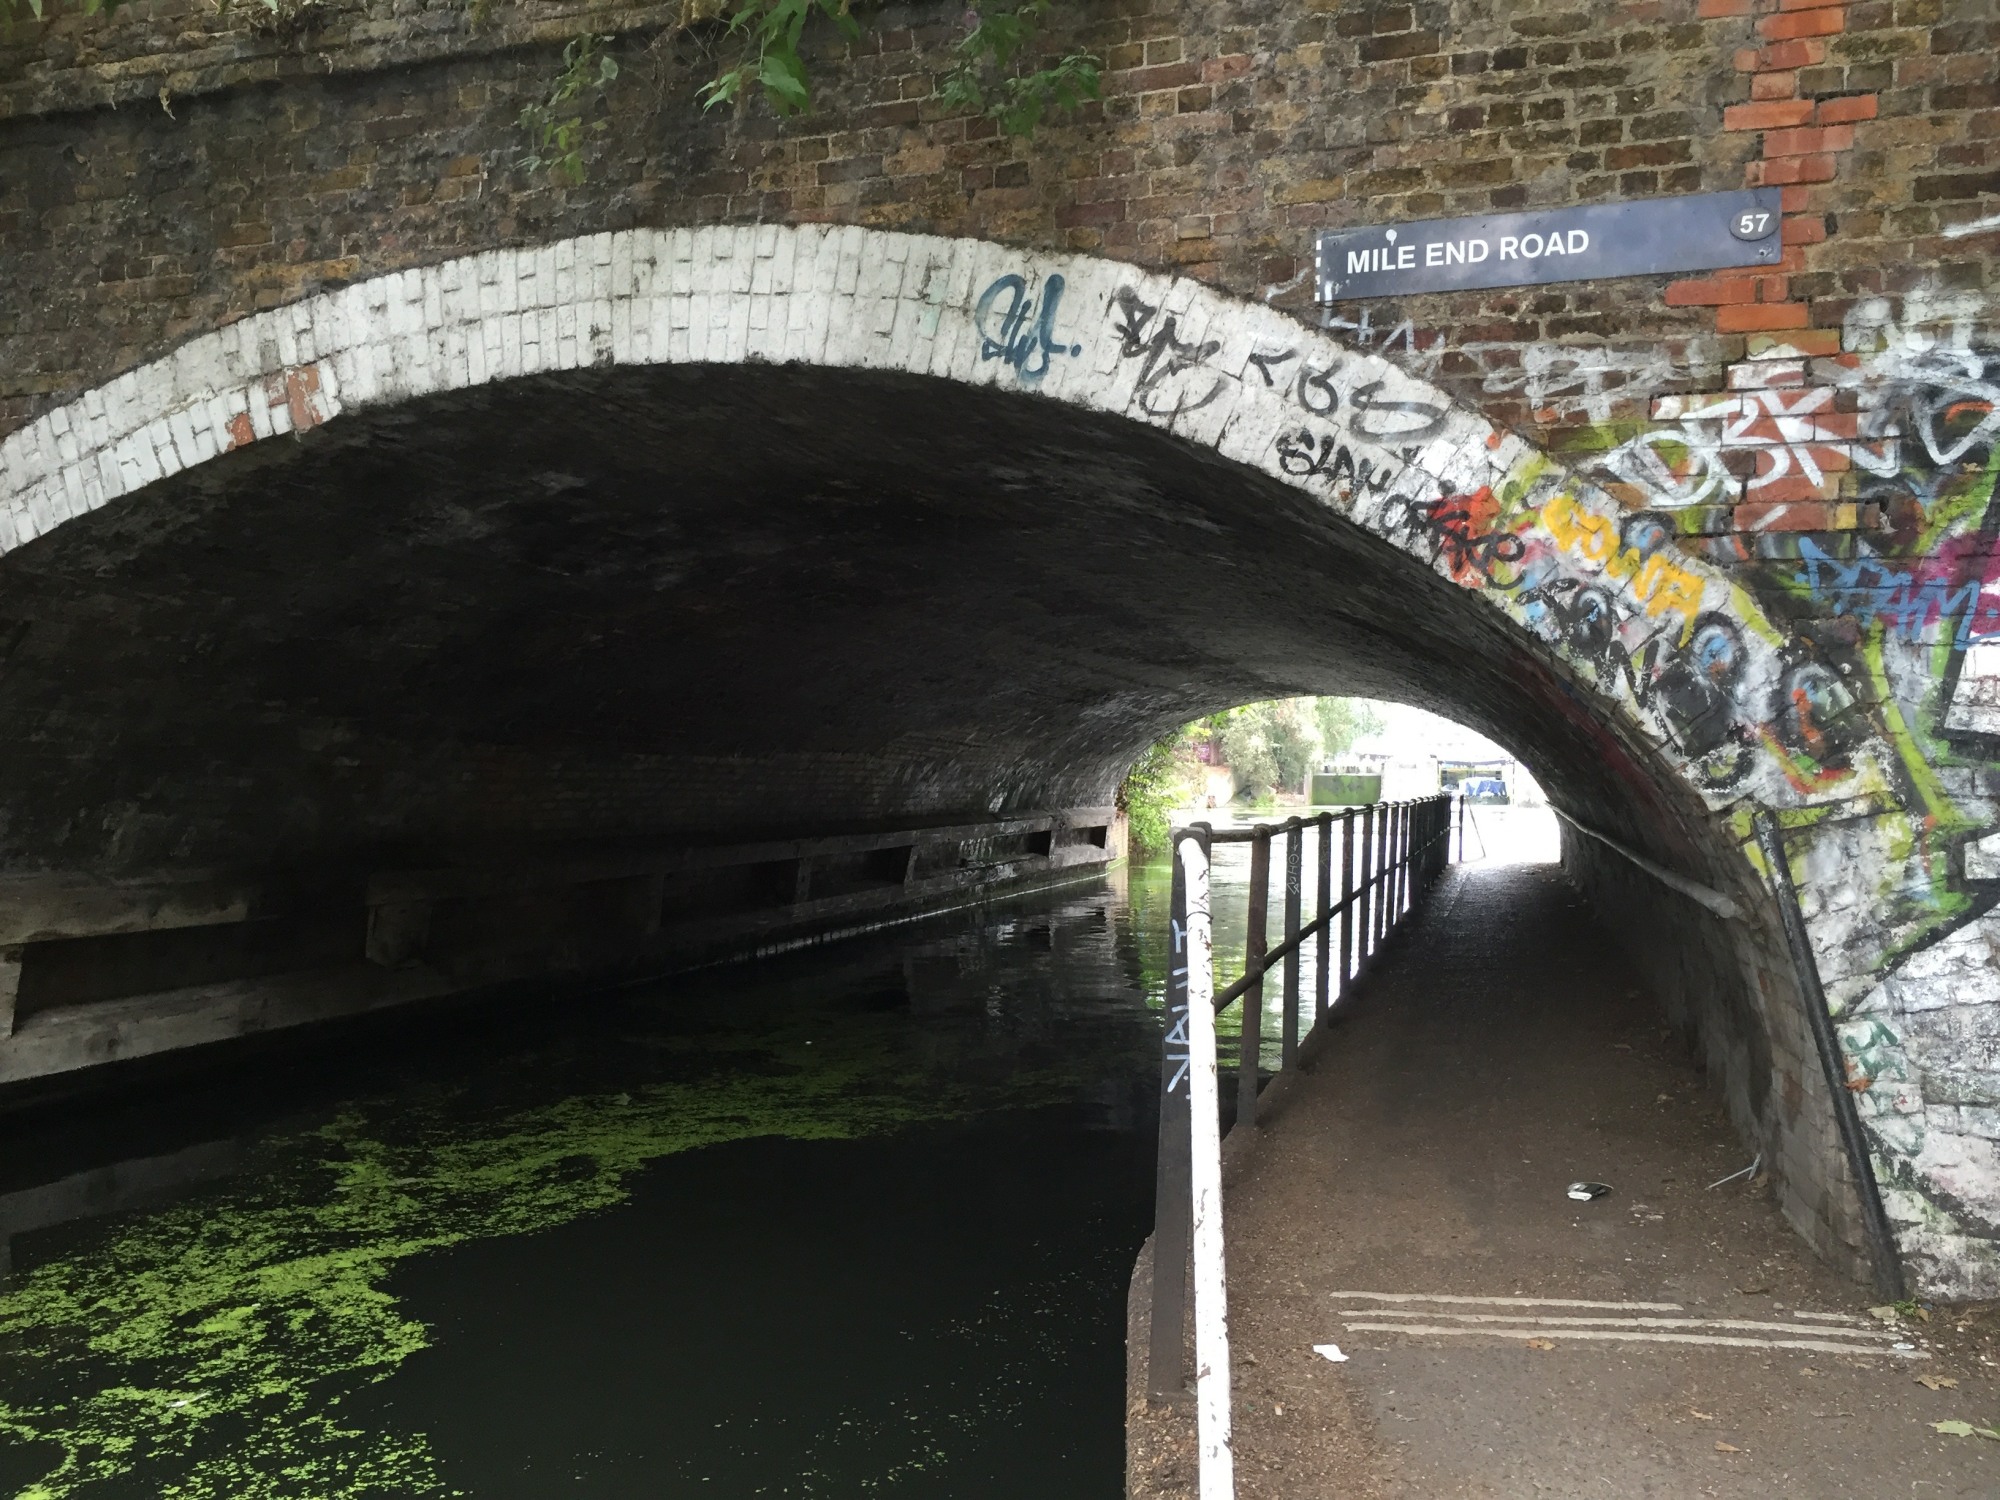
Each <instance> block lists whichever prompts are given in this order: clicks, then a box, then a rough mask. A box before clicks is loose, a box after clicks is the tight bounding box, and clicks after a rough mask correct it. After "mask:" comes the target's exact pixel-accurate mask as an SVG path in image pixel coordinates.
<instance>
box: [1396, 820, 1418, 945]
mask: <svg viewBox="0 0 2000 1500" xmlns="http://www.w3.org/2000/svg"><path fill="white" fill-rule="evenodd" d="M1416 811H1417V805H1416V804H1415V803H1414V802H1405V803H1404V804H1403V805H1402V806H1401V807H1399V808H1397V809H1396V841H1397V843H1398V844H1399V845H1401V847H1400V848H1399V849H1398V850H1397V851H1396V920H1397V921H1398V922H1401V921H1402V920H1403V917H1404V915H1405V914H1406V913H1407V912H1408V911H1409V909H1410V850H1411V849H1412V848H1414V847H1415V845H1414V842H1413V841H1412V840H1411V838H1410V832H1411V829H1412V828H1413V827H1414V824H1415V818H1416Z"/></svg>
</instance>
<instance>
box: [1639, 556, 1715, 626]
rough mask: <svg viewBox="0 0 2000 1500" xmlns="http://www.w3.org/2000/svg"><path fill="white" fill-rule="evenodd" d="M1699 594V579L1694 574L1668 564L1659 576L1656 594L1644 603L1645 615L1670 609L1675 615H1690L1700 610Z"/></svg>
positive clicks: (1700, 586)
mask: <svg viewBox="0 0 2000 1500" xmlns="http://www.w3.org/2000/svg"><path fill="white" fill-rule="evenodd" d="M1701 592H1702V585H1701V579H1700V578H1699V577H1698V576H1697V575H1696V574H1693V573H1690V572H1689V571H1688V570H1687V569H1686V568H1677V567H1675V566H1673V565H1672V564H1671V563H1669V564H1668V565H1667V566H1666V568H1665V569H1664V570H1663V572H1662V574H1661V580H1660V587H1659V590H1658V592H1656V593H1655V594H1653V595H1652V597H1651V598H1649V599H1647V601H1646V613H1647V614H1649V615H1657V614H1661V613H1663V612H1665V611H1667V610H1670V609H1671V610H1673V611H1674V612H1675V613H1676V614H1683V615H1692V614H1694V612H1695V611H1696V610H1698V609H1700V608H1701Z"/></svg>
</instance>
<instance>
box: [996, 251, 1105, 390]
mask: <svg viewBox="0 0 2000 1500" xmlns="http://www.w3.org/2000/svg"><path fill="white" fill-rule="evenodd" d="M1065 285H1067V283H1066V282H1064V280H1063V278H1062V277H1061V276H1059V275H1057V276H1051V277H1049V279H1048V280H1047V281H1045V282H1043V283H1042V299H1041V307H1040V311H1039V315H1037V309H1036V306H1035V299H1034V298H1033V297H1031V296H1030V295H1028V283H1027V280H1026V279H1025V278H1024V277H1021V276H1018V275H1008V276H1002V277H1000V278H998V279H997V280H996V281H994V283H993V284H992V285H991V286H989V287H987V288H986V290H985V291H983V292H981V293H980V294H979V305H978V306H977V307H976V308H974V309H973V313H972V326H973V328H974V329H975V330H977V332H978V334H979V357H980V359H981V360H988V359H998V360H1003V361H1005V362H1006V364H1007V365H1008V366H1009V367H1010V368H1011V369H1012V370H1013V371H1014V373H1015V374H1016V375H1018V376H1020V377H1021V379H1023V380H1025V381H1028V382H1029V383H1030V384H1033V383H1034V382H1036V381H1038V380H1040V379H1041V378H1042V377H1043V376H1044V375H1046V374H1048V373H1049V361H1050V359H1051V358H1052V357H1053V356H1055V355H1058V354H1067V355H1069V356H1070V357H1072V358H1074V357H1076V356H1077V355H1080V354H1082V353H1083V345H1081V344H1065V343H1063V342H1062V341H1061V340H1060V339H1058V338H1057V337H1056V312H1057V309H1059V308H1060V307H1061V306H1062V296H1063V288H1064V286H1065ZM1003 297H1004V298H1006V303H1005V307H1004V310H1003V311H1001V312H1000V316H999V323H998V326H997V327H996V326H995V325H994V324H993V323H992V321H991V319H992V317H993V314H994V310H995V308H996V307H998V306H999V305H1000V302H1001V299H1002V298H1003ZM1030 318H1033V319H1034V322H1033V324H1032V325H1031V324H1030V323H1029V319H1030Z"/></svg>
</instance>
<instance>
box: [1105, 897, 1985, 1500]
mask: <svg viewBox="0 0 2000 1500" xmlns="http://www.w3.org/2000/svg"><path fill="white" fill-rule="evenodd" d="M1343 1009H1347V1014H1345V1015H1340V1016H1339V1018H1338V1020H1337V1021H1336V1022H1335V1023H1334V1024H1333V1025H1332V1027H1331V1028H1330V1030H1329V1031H1328V1033H1327V1034H1326V1036H1325V1037H1324V1038H1323V1039H1322V1040H1321V1042H1320V1044H1319V1045H1317V1046H1316V1047H1315V1048H1314V1049H1313V1055H1312V1057H1311V1058H1310V1059H1309V1060H1308V1063H1307V1066H1306V1067H1305V1068H1304V1069H1303V1070H1302V1071H1301V1073H1300V1074H1299V1075H1298V1076H1297V1077H1296V1078H1295V1080H1294V1081H1293V1084H1292V1085H1291V1086H1289V1087H1288V1089H1287V1090H1285V1091H1284V1092H1285V1093H1286V1095H1287V1097H1285V1098H1284V1099H1283V1101H1282V1103H1281V1104H1280V1105H1279V1107H1278V1108H1276V1109H1274V1110H1272V1111H1270V1119H1269V1120H1268V1122H1267V1123H1265V1124H1262V1125H1260V1126H1259V1127H1258V1129H1257V1133H1256V1136H1255V1138H1254V1140H1251V1141H1248V1142H1244V1141H1237V1142H1233V1143H1232V1147H1231V1149H1230V1151H1229V1152H1228V1155H1229V1156H1230V1157H1231V1159H1232V1164H1231V1169H1230V1179H1229V1188H1228V1194H1227V1206H1226V1216H1227V1224H1228V1246H1229V1248H1228V1255H1229V1281H1230V1316H1231V1325H1232V1339H1233V1355H1234V1363H1235V1369H1234V1384H1235V1393H1236V1400H1235V1410H1236V1453H1237V1477H1238V1487H1237V1493H1238V1494H1239V1495H1240V1496H1242V1497H1244V1500H1279V1497H1283V1500H1317V1497H1323V1496H1324V1497H1331V1496H1340V1497H1343V1500H1348V1497H1375V1496H1382V1497H1396V1500H1404V1497H1408V1500H1416V1497H1424V1500H1433V1497H1446V1496H1465V1497H1475V1496H1476V1497H1491V1500H1500V1497H1505V1500H1516V1497H1519V1500H1527V1497H1583V1496H1589V1497H1593V1500H1624V1497H1637V1496H1662V1497H1665V1496H1674V1497H1681V1496H1717V1497H1754V1500H1771V1497H1774V1496H1801V1497H1811V1500H1819V1497H1828V1496H1847V1495H1854V1496H1862V1495H1866V1496H1871V1497H1874V1496H1890V1495H1895V1496H1919V1497H1925V1500H1939V1497H1951V1500H1974V1497H1979V1500H1991V1497H1993V1496H1995V1495H2000V1442H1996V1441H1987V1440H1983V1439H1981V1438H1978V1437H1976V1436H1968V1437H1954V1436H1949V1435H1944V1434H1940V1433H1938V1432H1936V1431H1935V1430H1934V1429H1933V1428H1932V1426H1931V1425H1930V1424H1932V1423H1934V1422H1939V1421H1951V1420H1969V1421H1972V1422H1974V1423H1978V1424H1981V1425H1988V1426H1993V1425H1996V1419H2000V1382H1996V1379H1995V1376H1996V1375H2000V1311H1996V1309H1994V1308H1991V1307H1988V1308H1972V1309H1941V1310H1939V1311H1938V1312H1937V1313H1936V1314H1935V1315H1934V1317H1933V1319H1932V1321H1931V1322H1929V1323H1927V1324H1926V1323H1920V1322H1913V1321H1905V1322H1904V1323H1902V1324H1899V1325H1897V1326H1893V1327H1892V1326H1890V1325H1888V1324H1886V1323H1885V1322H1883V1321H1882V1320H1881V1319H1880V1318H1878V1317H1875V1316H1871V1315H1870V1313H1869V1311H1868V1309H1869V1304H1870V1303H1871V1302H1872V1301H1873V1300H1874V1299H1873V1298H1872V1297H1870V1296H1869V1295H1868V1292H1867V1289H1866V1288H1864V1287H1861V1286H1858V1285H1855V1284H1853V1283H1850V1282H1848V1281H1845V1280H1843V1279H1842V1278H1840V1277H1838V1276H1836V1275H1834V1274H1833V1273H1831V1272H1829V1271H1828V1270H1826V1269H1825V1268H1824V1267H1822V1266H1821V1265H1820V1264H1818V1262H1816V1261H1815V1259H1814V1258H1813V1256H1812V1255H1811V1253H1810V1252H1809V1251H1808V1250H1807V1249H1806V1248H1805V1246H1804V1245H1803V1243H1802V1242H1800V1241H1799V1240H1798V1239H1797V1238H1796V1237H1795V1236H1794V1235H1793V1233H1792V1232H1791V1230H1790V1229H1789V1228H1788V1227H1787V1226H1786V1225H1785V1223H1784V1222H1783V1220H1782V1219H1781V1218H1780V1217H1779V1215H1778V1213H1777V1210H1776V1209H1775V1207H1774V1206H1773V1205H1772V1203H1771V1199H1770V1195H1769V1194H1768V1192H1767V1191H1766V1190H1765V1189H1764V1186H1763V1185H1762V1184H1761V1183H1749V1184H1746V1183H1744V1182H1741V1181H1739V1182H1736V1183H1732V1184H1729V1185H1727V1186H1724V1187H1721V1188H1715V1189H1711V1188H1710V1187H1709V1186H1708V1184H1710V1183H1713V1182H1714V1181H1716V1179H1718V1178H1721V1177H1724V1176H1726V1175H1728V1174H1729V1173H1732V1172H1735V1171H1737V1170H1738V1169H1740V1168H1742V1167H1744V1166H1745V1165H1747V1158H1748V1153H1747V1152H1746V1151H1745V1149H1744V1148H1743V1146H1742V1144H1741V1143H1740V1142H1739V1141H1738V1140H1737V1138H1736V1136H1735V1134H1734V1132H1733V1131H1732V1130H1731V1129H1730V1128H1729V1126H1728V1124H1727V1123H1726V1121H1725V1120H1724V1119H1723V1118H1722V1116H1721V1114H1720V1111H1719V1109H1718V1106H1717V1103H1716V1101H1715V1099H1714V1098H1713V1097H1712V1096H1711V1095H1710V1094H1709V1093H1708V1092H1707V1091H1706V1089H1705V1088H1704V1087H1703V1084H1702V1080H1701V1078H1700V1077H1699V1076H1698V1074H1697V1073H1696V1072H1695V1070H1694V1068H1693V1066H1692V1065H1691V1063H1690V1062H1689V1061H1688V1059H1687V1057H1686V1056H1685V1054H1684V1052H1683V1050H1682V1049H1681V1048H1680V1047H1679V1046H1678V1045H1676V1044H1674V1043H1673V1041H1672V1040H1671V1038H1670V1037H1669V1036H1668V1035H1667V1034H1665V1033H1664V1032H1663V1031H1662V1030H1661V1028H1660V1026H1659V1022H1658V1012H1657V1010H1656V1008H1655V1006H1654V1004H1653V1002H1652V1001H1651V1000H1650V999H1649V998H1648V997H1647V996H1646V995H1645V994H1644V992H1643V988H1642V985H1641V983H1640V981H1639V979H1638V978H1637V976H1635V975H1634V974H1633V972H1632V970H1631V968H1630V966H1629V965H1628V964H1627V963H1626V961H1625V960H1624V958H1623V957H1622V955H1621V954H1620V953H1619V952H1618V951H1617V950H1616V948H1615V947H1614V946H1613V945H1612V943H1611V942H1610V940H1609V938H1608V937H1607V936H1606V935H1605V934H1604V933H1603V932H1602V931H1601V929H1599V928H1598V927H1597V926H1596V925H1595V924H1594V923H1593V922H1592V921H1591V920H1590V917H1589V913H1588V912H1587V910H1586V909H1585V908H1584V907H1583V905H1582V902H1581V900H1580V898H1578V897H1577V896H1576V895H1575V894H1574V892H1572V891H1571V889H1570V888H1569V886H1568V885H1567V884H1565V883H1564V881H1563V879H1562V877H1561V874H1560V872H1559V870H1558V869H1557V868H1556V867H1555V866H1553V865H1516V866H1499V867H1486V868H1480V867H1477V866H1471V867H1460V868H1457V869H1454V870H1453V871H1452V872H1450V873H1449V874H1448V875H1447V877H1446V879H1445V880H1444V881H1443V882H1441V883H1440V885H1439V886H1438V888H1437V890H1436V892H1435V893H1434V895H1433V896H1432V898H1431V900H1430V901H1429V903H1428V904H1427V906H1426V908H1425V909H1424V910H1423V911H1422V912H1421V913H1419V914H1418V915H1417V916H1416V918H1415V920H1414V923H1413V925H1412V927H1411V928H1410V929H1409V931H1408V933H1407V937H1406V938H1405V940H1404V941H1402V942H1400V943H1399V944H1397V945H1396V946H1395V947H1394V948H1393V949H1392V950H1391V951H1390V952H1389V953H1388V954H1386V955H1385V961H1384V964H1383V966H1382V967H1381V968H1380V969H1379V970H1378V971H1377V973H1376V974H1375V975H1374V976H1373V977H1372V978H1371V980H1370V981H1369V983H1368V985H1367V986H1366V987H1365V988H1364V989H1363V990H1362V991H1361V992H1360V993H1359V994H1358V995H1357V996H1356V998H1355V1000H1354V1001H1353V1002H1352V1005H1351V1008H1348V1007H1343ZM1577 1179H1592V1180H1597V1181H1602V1182H1605V1183H1608V1184H1609V1185H1610V1186H1611V1189H1612V1191H1611V1193H1610V1194H1609V1196H1607V1197H1604V1198H1601V1199H1599V1200H1597V1201H1595V1202H1591V1203H1578V1202H1574V1201H1572V1200H1571V1199H1570V1198H1569V1197H1568V1196H1567V1195H1566V1192H1565V1189H1566V1187H1567V1185H1568V1184H1569V1183H1570V1182H1572V1181H1573V1180H1577ZM1135 1290H1137V1291H1143V1286H1140V1287H1138V1288H1135ZM1137 1305H1138V1299H1137V1298H1135V1307H1136V1306H1137ZM1143 1332H1144V1323H1143V1321H1142V1320H1138V1319H1135V1333H1136V1334H1137V1335H1138V1336H1139V1342H1141V1343H1143ZM1897 1343H1905V1344H1914V1345H1916V1346H1917V1347H1916V1348H1915V1349H1905V1350H1897V1349H1895V1348H1894V1347H1893V1346H1894V1345H1895V1344H1897ZM1319 1344H1333V1345H1338V1346H1339V1348H1340V1350H1341V1351H1342V1352H1343V1353H1345V1354H1346V1355H1347V1356H1348V1358H1347V1360H1346V1361H1345V1362H1344V1363H1339V1364H1335V1363H1331V1362H1329V1361H1327V1360H1326V1359H1324V1358H1322V1357H1320V1356H1319V1355H1316V1354H1314V1352H1313V1346H1314V1345H1319ZM1862 1350H1865V1351H1867V1352H1866V1353H1861V1352H1856V1351H1862ZM1912 1355H1926V1356H1928V1357H1911V1356H1912ZM1924 1380H1929V1381H1932V1382H1935V1383H1936V1388H1933V1387H1932V1385H1928V1384H1925V1383H1923V1381H1924ZM1132 1411H1133V1423H1132V1429H1131V1431H1132V1437H1133V1442H1132V1475H1131V1479H1132V1490H1133V1493H1134V1495H1135V1496H1142V1497H1148V1500H1150V1497H1155V1496H1157V1497H1161V1500H1166V1497H1174V1496H1179V1495H1184V1494H1186V1495H1191V1494H1192V1493H1193V1480H1194V1474H1193V1466H1192V1459H1191V1451H1192V1450H1191V1445H1190V1443H1189V1442H1188V1440H1187V1439H1188V1434H1187V1430H1186V1424H1185V1422H1184V1421H1183V1420H1182V1418H1181V1417H1180V1415H1179V1414H1174V1415H1168V1416H1163V1415H1160V1414H1157V1413H1154V1414H1148V1413H1147V1412H1146V1411H1145V1409H1144V1403H1143V1400H1137V1401H1135V1402H1134V1403H1133V1405H1132Z"/></svg>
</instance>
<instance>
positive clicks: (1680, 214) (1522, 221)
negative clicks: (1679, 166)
mask: <svg viewBox="0 0 2000 1500" xmlns="http://www.w3.org/2000/svg"><path fill="white" fill-rule="evenodd" d="M1780 222H1781V221H1780V217H1779V190H1778V189H1777V188H1749V189H1746V190H1744V191H1743V192H1738V193H1698V194H1695V195H1694V196H1691V197H1685V198H1641V199H1637V200H1635V201H1633V202H1630V203H1588V204H1578V205H1575V206H1573V207H1569V208H1546V209H1535V210H1532V211H1530V212H1527V213H1515V214H1476V215H1474V216H1473V217H1471V218H1465V219H1420V220H1418V221H1417V222H1415V223H1413V224H1394V225H1377V226H1375V227H1373V228H1370V229H1330V230H1327V231H1325V232H1324V233H1322V234H1321V235H1320V237H1319V247H1318V256H1317V266H1316V270H1317V274H1318V282H1319V300H1320V301H1322V302H1343V301H1349V300H1352V299H1354V298H1357V297H1409V296H1414V295H1416V294H1417V293H1420V292H1464V291H1473V290H1476V289H1477V288H1479V287H1489V286H1539V285H1542V284H1544V283H1546V282H1552V281H1596V280H1601V279H1604V278H1608V277H1613V276H1652V275H1657V274H1659V273H1661V272H1666V271H1715V270H1722V269H1724V268H1726V267H1730V266H1775V265H1776V264H1777V263H1778V261H1779V259H1780V258H1781V256H1782V254H1783V249H1782V245H1781V236H1780V234H1779V227H1780Z"/></svg>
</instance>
